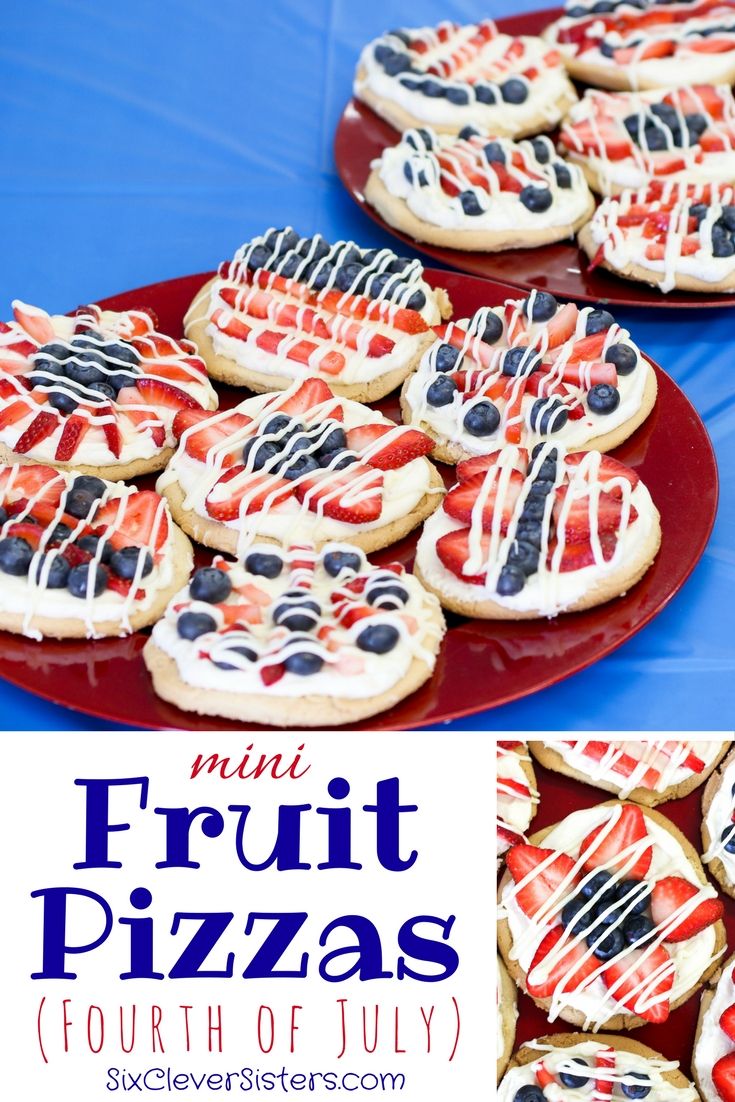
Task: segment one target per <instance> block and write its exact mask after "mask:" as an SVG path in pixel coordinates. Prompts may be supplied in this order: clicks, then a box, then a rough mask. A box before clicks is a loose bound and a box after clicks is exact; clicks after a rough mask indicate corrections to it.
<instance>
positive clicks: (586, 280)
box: [334, 8, 735, 310]
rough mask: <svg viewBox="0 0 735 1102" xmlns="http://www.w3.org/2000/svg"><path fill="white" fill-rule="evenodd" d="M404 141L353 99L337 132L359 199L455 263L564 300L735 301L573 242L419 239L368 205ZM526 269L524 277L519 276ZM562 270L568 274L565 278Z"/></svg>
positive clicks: (544, 19) (428, 250) (641, 303)
mask: <svg viewBox="0 0 735 1102" xmlns="http://www.w3.org/2000/svg"><path fill="white" fill-rule="evenodd" d="M562 12H563V9H562V8H542V9H540V10H538V11H532V12H524V13H521V14H519V15H513V16H507V17H504V18H502V19H497V20H496V21H495V22H496V25H497V27H498V29H499V30H501V31H504V32H505V33H510V34H539V33H540V32H541V31H542V30H543V29H544V28H545V27H546V26H547V25H548V24H549V23H551V22H552V21H553V20H554V19H556V18H558V17H559V16H560V15H561V14H562ZM397 138H398V132H397V131H396V130H394V129H393V128H392V127H391V126H390V124H389V123H387V122H385V121H384V120H383V119H381V118H379V116H378V115H376V114H375V113H374V112H373V111H372V110H371V109H370V108H369V107H368V106H367V105H366V104H364V103H361V102H360V101H358V100H356V99H354V98H353V99H351V100H350V102H349V103H348V104H347V106H346V107H345V109H344V111H343V112H342V115H341V116H340V119H339V122H338V124H337V129H336V131H335V136H334V160H335V164H336V167H337V173H338V175H339V177H340V179H341V181H342V183H343V185H344V187H345V189H346V190H347V191H348V192H349V194H350V196H351V197H352V199H354V201H355V202H356V203H357V205H358V206H359V207H360V208H361V209H362V210H363V211H364V212H365V214H367V215H368V217H369V218H371V219H372V220H373V222H375V223H377V225H379V226H380V227H381V228H382V229H383V230H385V232H386V233H389V234H391V235H392V236H393V237H396V238H398V239H399V240H400V241H403V242H404V243H405V244H406V245H408V246H409V247H410V248H412V249H414V250H416V251H418V252H422V253H425V254H426V255H427V256H430V257H432V259H434V260H438V261H439V262H440V263H442V264H446V265H447V266H448V267H450V268H456V269H458V270H459V271H462V272H465V273H467V274H468V275H472V276H479V277H480V278H484V279H491V280H494V281H495V282H498V283H504V284H506V285H507V286H509V287H513V288H520V289H522V290H528V291H530V290H533V289H534V288H535V289H536V290H544V291H550V292H551V293H552V294H555V295H558V296H559V297H560V298H571V299H576V300H577V301H581V302H602V303H609V304H611V305H614V306H630V307H653V308H654V309H687V310H697V309H699V310H704V309H710V308H713V307H714V308H722V307H728V306H730V307H732V306H735V294H732V295H726V294H714V295H709V294H707V292H703V293H702V294H694V293H690V292H687V291H671V292H669V293H668V294H662V292H660V291H657V290H656V289H655V288H653V287H649V286H648V285H647V284H645V283H635V282H634V281H632V280H624V279H621V278H619V277H617V276H615V275H614V274H612V273H610V272H607V271H606V270H605V269H602V268H597V269H596V270H595V271H594V272H588V271H586V270H585V269H586V266H587V258H586V256H585V254H584V253H583V252H582V250H581V249H579V248H578V247H577V245H576V243H574V242H572V241H562V242H557V243H556V244H552V245H544V246H542V247H541V248H538V249H512V250H508V251H507V252H500V253H482V252H470V251H464V250H460V249H445V248H441V247H440V246H437V245H430V244H427V243H426V242H419V241H416V240H414V238H412V237H409V235H408V234H405V233H402V232H401V231H400V230H397V229H395V227H393V226H390V225H389V224H388V223H387V222H386V221H385V220H384V219H383V218H381V216H380V215H379V214H378V212H377V211H376V210H375V208H374V207H372V206H371V205H370V204H369V203H368V202H366V200H365V197H364V194H363V190H362V189H363V188H364V186H365V183H366V181H367V177H368V174H369V165H370V161H371V160H372V159H373V158H374V157H376V156H378V155H379V153H380V151H381V150H382V149H383V148H384V147H385V146H387V145H389V144H393V143H394V142H395V141H397ZM536 260H537V261H538V263H537V264H536V263H535V261H536ZM524 270H525V274H524V275H523V276H522V277H521V276H519V275H517V274H513V273H517V272H518V271H521V272H524ZM559 272H561V273H562V275H561V276H560V275H559V274H558V273H559ZM564 273H566V274H564Z"/></svg>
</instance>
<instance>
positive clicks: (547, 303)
mask: <svg viewBox="0 0 735 1102" xmlns="http://www.w3.org/2000/svg"><path fill="white" fill-rule="evenodd" d="M557 305H558V304H557V301H556V299H555V298H554V296H553V295H550V294H549V292H548V291H535V292H534V294H532V295H529V296H528V298H527V299H526V301H525V302H524V303H523V313H524V314H525V315H526V317H527V318H530V319H531V321H549V320H550V318H553V316H554V314H555V313H556V307H557Z"/></svg>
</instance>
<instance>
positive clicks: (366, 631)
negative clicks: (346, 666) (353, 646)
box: [356, 624, 399, 654]
mask: <svg viewBox="0 0 735 1102" xmlns="http://www.w3.org/2000/svg"><path fill="white" fill-rule="evenodd" d="M398 639H399V631H398V628H395V627H393V625H392V624H370V625H369V626H368V627H366V628H363V629H362V631H361V632H360V634H359V635H358V637H357V639H356V643H357V645H358V647H359V648H360V650H365V651H368V652H369V653H370V654H387V653H388V651H391V650H393V648H394V647H395V645H396V643H397V642H398Z"/></svg>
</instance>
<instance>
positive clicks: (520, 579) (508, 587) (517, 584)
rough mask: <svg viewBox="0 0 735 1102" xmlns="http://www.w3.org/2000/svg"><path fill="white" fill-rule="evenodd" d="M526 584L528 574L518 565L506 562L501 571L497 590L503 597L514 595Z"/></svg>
mask: <svg viewBox="0 0 735 1102" xmlns="http://www.w3.org/2000/svg"><path fill="white" fill-rule="evenodd" d="M525 584H526V575H525V574H524V573H523V571H522V570H521V569H520V568H519V567H517V566H511V565H510V564H509V563H506V564H505V566H504V567H503V568H502V569H501V571H500V576H499V577H498V584H497V586H496V590H497V592H498V594H499V595H500V596H501V597H514V596H515V594H516V593H520V592H521V590H522V589H523V587H524V585H525Z"/></svg>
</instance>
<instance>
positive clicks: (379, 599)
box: [367, 583, 408, 608]
mask: <svg viewBox="0 0 735 1102" xmlns="http://www.w3.org/2000/svg"><path fill="white" fill-rule="evenodd" d="M407 601H408V593H407V591H406V590H405V589H404V587H403V586H402V585H391V584H390V583H386V584H385V585H381V584H376V585H372V586H371V587H370V588H369V589H368V592H367V603H368V604H369V605H378V606H379V607H380V608H400V607H401V606H402V605H405V604H406V602H407Z"/></svg>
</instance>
